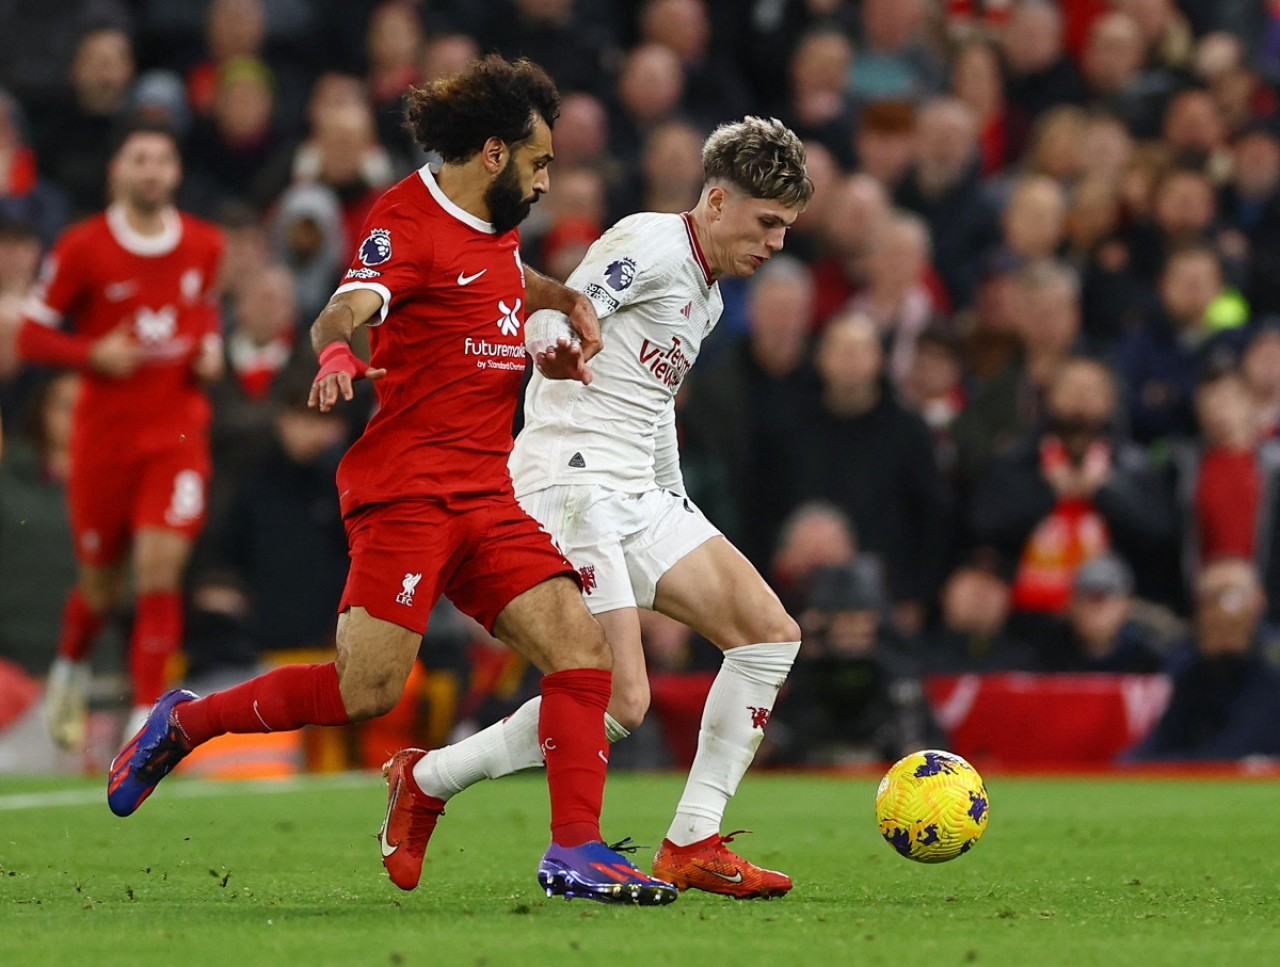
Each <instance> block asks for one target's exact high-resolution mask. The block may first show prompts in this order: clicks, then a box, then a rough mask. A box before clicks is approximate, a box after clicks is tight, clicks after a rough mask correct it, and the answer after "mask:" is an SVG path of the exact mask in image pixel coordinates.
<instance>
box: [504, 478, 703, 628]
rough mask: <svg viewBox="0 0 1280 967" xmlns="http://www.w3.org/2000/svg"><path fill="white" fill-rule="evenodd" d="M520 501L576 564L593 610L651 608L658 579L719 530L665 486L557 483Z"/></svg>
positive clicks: (566, 555) (591, 610)
mask: <svg viewBox="0 0 1280 967" xmlns="http://www.w3.org/2000/svg"><path fill="white" fill-rule="evenodd" d="M519 499H520V506H522V507H523V508H524V509H525V512H526V513H528V514H529V516H530V517H532V518H533V519H534V520H536V521H538V522H539V523H541V524H542V526H544V527H545V528H546V529H547V530H548V532H550V534H551V537H552V539H553V540H554V541H555V542H556V544H557V545H558V546H559V547H560V552H561V553H562V554H564V556H565V557H567V558H568V559H569V561H570V562H571V563H572V564H573V566H574V567H576V568H577V569H578V575H579V576H580V577H581V578H582V597H583V600H584V601H586V603H587V609H588V610H589V611H590V612H591V613H592V614H602V613H604V612H605V611H616V610H617V609H618V608H635V607H640V608H648V609H652V608H653V596H654V593H655V592H656V590H657V587H658V579H659V578H661V577H662V575H664V574H666V573H667V571H669V570H671V568H672V567H673V566H674V565H675V564H676V562H677V561H679V560H680V559H681V558H683V557H684V556H685V555H686V554H688V553H689V552H690V551H692V550H694V549H695V548H697V547H699V546H700V545H702V544H705V543H706V542H707V541H709V540H711V538H713V537H716V536H717V535H719V533H720V531H719V530H717V529H716V527H715V525H714V524H712V523H711V521H709V520H707V518H706V517H705V516H704V515H703V513H702V511H701V510H699V509H698V506H697V504H695V503H694V502H693V501H692V500H690V499H689V498H688V497H682V496H680V495H679V494H675V493H672V492H671V491H669V490H650V491H647V492H645V493H642V494H626V493H621V492H619V491H617V490H610V489H608V488H607V487H602V486H600V485H599V484H582V485H576V486H570V485H560V486H555V487H547V488H546V489H544V490H537V491H534V492H533V493H530V494H525V495H524V496H523V497H521V498H519Z"/></svg>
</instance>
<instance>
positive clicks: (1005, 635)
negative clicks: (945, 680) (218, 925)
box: [921, 554, 1040, 674]
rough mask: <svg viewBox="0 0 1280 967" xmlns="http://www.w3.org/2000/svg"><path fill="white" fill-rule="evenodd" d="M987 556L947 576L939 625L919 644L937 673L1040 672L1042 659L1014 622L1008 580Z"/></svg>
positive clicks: (927, 665) (930, 665) (983, 555)
mask: <svg viewBox="0 0 1280 967" xmlns="http://www.w3.org/2000/svg"><path fill="white" fill-rule="evenodd" d="M988 558H989V555H986V554H977V555H974V557H973V559H972V560H967V561H965V562H964V563H962V564H961V565H960V566H959V567H958V568H956V569H955V570H954V571H953V572H952V573H951V574H950V575H948V577H947V580H946V582H945V583H944V584H943V586H942V591H941V593H940V595H939V605H940V609H939V610H940V613H939V616H938V621H937V622H936V624H935V625H934V626H933V627H931V628H930V629H929V630H928V631H927V633H926V634H925V636H924V638H923V642H922V646H921V650H922V652H923V661H924V663H925V666H926V667H927V668H928V669H929V670H930V672H933V673H940V674H945V673H947V672H997V671H1038V670H1039V668H1040V664H1039V656H1038V655H1037V654H1036V651H1035V649H1034V648H1033V647H1031V645H1029V644H1028V643H1027V642H1026V641H1025V640H1024V639H1022V638H1021V637H1019V636H1018V634H1017V633H1016V630H1015V628H1014V626H1013V623H1012V622H1011V620H1010V603H1011V593H1010V588H1009V582H1008V581H1006V580H1005V579H1004V578H1003V577H1001V576H1000V574H998V573H996V569H995V565H994V562H993V561H991V560H989V559H988Z"/></svg>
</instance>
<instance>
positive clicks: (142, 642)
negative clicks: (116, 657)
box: [129, 591, 182, 705]
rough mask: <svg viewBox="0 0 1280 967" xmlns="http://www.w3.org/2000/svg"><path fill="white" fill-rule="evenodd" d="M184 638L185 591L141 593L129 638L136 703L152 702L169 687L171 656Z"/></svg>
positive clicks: (134, 699) (130, 667)
mask: <svg viewBox="0 0 1280 967" xmlns="http://www.w3.org/2000/svg"><path fill="white" fill-rule="evenodd" d="M181 642H182V595H181V594H180V593H179V592H177V591H150V592H148V593H146V594H140V595H138V600H137V603H136V614H135V615H134V619H133V635H132V637H130V639H129V677H130V678H131V679H133V704H134V705H151V704H153V703H154V702H155V700H156V699H158V698H159V697H160V696H161V695H162V694H163V693H164V691H165V686H166V684H167V683H168V679H167V678H166V676H165V671H166V668H167V666H168V664H169V658H170V657H171V656H172V655H173V654H174V653H176V652H177V650H178V646H179V645H180V644H181Z"/></svg>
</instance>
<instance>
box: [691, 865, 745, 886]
mask: <svg viewBox="0 0 1280 967" xmlns="http://www.w3.org/2000/svg"><path fill="white" fill-rule="evenodd" d="M693 865H694V866H697V867H698V869H700V870H702V872H703V873H710V874H711V875H712V876H716V877H719V878H720V879H722V880H724V881H726V882H728V883H741V882H742V870H734V871H733V876H729V875H727V874H725V873H721V872H719V871H717V870H713V869H711V867H709V866H701V865H699V864H698V863H694V864H693Z"/></svg>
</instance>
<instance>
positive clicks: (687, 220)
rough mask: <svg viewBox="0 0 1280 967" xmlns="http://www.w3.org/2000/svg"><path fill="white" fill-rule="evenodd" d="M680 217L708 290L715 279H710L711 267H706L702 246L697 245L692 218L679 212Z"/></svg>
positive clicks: (685, 213)
mask: <svg viewBox="0 0 1280 967" xmlns="http://www.w3.org/2000/svg"><path fill="white" fill-rule="evenodd" d="M680 217H681V218H683V219H684V230H685V231H686V232H688V233H689V247H690V248H691V249H693V257H694V259H696V260H697V262H698V266H699V268H701V269H702V277H703V278H704V279H705V280H706V282H707V287H708V288H710V286H711V283H712V282H714V281H715V279H713V278H711V267H710V266H709V265H707V257H706V256H705V255H703V254H702V246H701V245H699V244H698V233H697V232H695V231H694V230H693V216H692V215H691V214H689V213H688V212H681V213H680Z"/></svg>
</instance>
